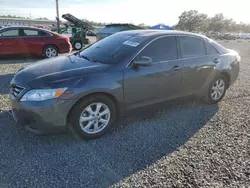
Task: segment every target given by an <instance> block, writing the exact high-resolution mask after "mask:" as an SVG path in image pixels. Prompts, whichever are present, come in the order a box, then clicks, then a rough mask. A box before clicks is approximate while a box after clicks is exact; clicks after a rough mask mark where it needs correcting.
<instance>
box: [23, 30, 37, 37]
mask: <svg viewBox="0 0 250 188" xmlns="http://www.w3.org/2000/svg"><path fill="white" fill-rule="evenodd" d="M24 36H38V31H37V30H29V29H24Z"/></svg>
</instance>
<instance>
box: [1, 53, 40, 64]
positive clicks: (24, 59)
mask: <svg viewBox="0 0 250 188" xmlns="http://www.w3.org/2000/svg"><path fill="white" fill-rule="evenodd" d="M42 59H44V58H43V57H39V56H23V55H11V56H1V57H0V64H20V63H29V62H36V61H39V60H42Z"/></svg>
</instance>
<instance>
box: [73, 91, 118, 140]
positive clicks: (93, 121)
mask: <svg viewBox="0 0 250 188" xmlns="http://www.w3.org/2000/svg"><path fill="white" fill-rule="evenodd" d="M115 117H116V109H115V104H114V103H113V101H112V100H110V99H109V98H107V97H105V96H102V95H93V96H91V97H88V98H86V99H83V100H82V101H81V102H79V103H78V104H77V105H76V106H75V107H74V109H73V111H72V113H71V124H72V126H73V128H74V130H75V131H76V132H77V133H78V134H79V135H80V136H81V137H83V138H85V139H92V138H97V137H100V136H102V135H103V134H104V133H106V132H107V131H108V129H109V128H110V127H111V125H112V124H113V123H114V121H115Z"/></svg>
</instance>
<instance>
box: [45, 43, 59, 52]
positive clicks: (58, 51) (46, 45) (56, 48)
mask: <svg viewBox="0 0 250 188" xmlns="http://www.w3.org/2000/svg"><path fill="white" fill-rule="evenodd" d="M47 46H54V47H55V48H56V49H57V51H58V53H60V51H59V48H58V47H57V46H56V45H54V44H46V45H45V46H44V47H43V51H44V49H45V48H46V47H47Z"/></svg>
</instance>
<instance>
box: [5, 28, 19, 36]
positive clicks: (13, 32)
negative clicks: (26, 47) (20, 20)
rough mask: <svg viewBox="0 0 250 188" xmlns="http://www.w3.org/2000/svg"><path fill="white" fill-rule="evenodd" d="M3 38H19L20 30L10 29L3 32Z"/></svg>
mask: <svg viewBox="0 0 250 188" xmlns="http://www.w3.org/2000/svg"><path fill="white" fill-rule="evenodd" d="M0 36H1V37H18V36H19V33H18V29H10V30H7V31H3V32H1V33H0Z"/></svg>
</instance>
